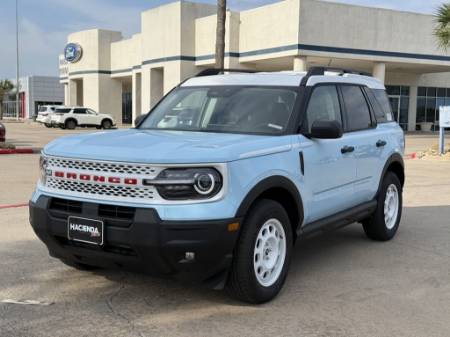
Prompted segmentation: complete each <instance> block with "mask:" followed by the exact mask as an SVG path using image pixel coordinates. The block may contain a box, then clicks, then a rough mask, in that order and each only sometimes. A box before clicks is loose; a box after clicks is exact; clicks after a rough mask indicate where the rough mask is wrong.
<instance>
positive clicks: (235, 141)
mask: <svg viewBox="0 0 450 337" xmlns="http://www.w3.org/2000/svg"><path fill="white" fill-rule="evenodd" d="M404 145H405V142H404V135H403V132H402V130H401V128H400V127H399V126H398V124H397V123H396V122H395V121H394V120H393V118H392V113H391V109H390V105H389V101H388V98H387V96H386V93H385V89H384V86H383V84H381V83H380V82H379V81H378V80H376V79H374V78H372V77H369V76H364V75H361V74H356V73H353V72H349V71H344V70H333V69H326V68H313V69H311V70H310V71H309V72H308V73H295V72H280V73H243V72H240V73H237V72H233V71H231V70H230V71H223V70H222V71H220V70H206V71H203V72H202V73H200V74H199V75H197V76H196V77H193V78H190V79H188V80H186V81H184V82H183V83H181V84H180V85H179V86H177V87H176V88H175V89H174V90H172V91H171V92H170V93H169V94H168V95H166V96H165V97H164V98H163V99H162V100H161V101H160V102H159V103H158V105H156V106H155V107H154V108H153V109H152V110H151V111H150V113H149V114H148V115H146V116H145V117H144V118H142V119H141V120H140V121H139V122H138V125H137V126H136V128H134V129H130V130H120V131H105V132H99V133H94V134H89V135H87V134H84V135H74V136H68V137H63V138H60V139H57V140H55V141H53V142H51V143H50V144H48V145H47V146H46V147H45V149H44V150H43V152H42V157H41V160H40V169H41V177H40V180H39V182H38V185H37V188H36V190H35V192H34V194H33V196H32V199H31V201H30V222H31V225H32V227H33V229H34V231H35V232H36V234H37V236H38V237H39V238H40V239H41V240H42V241H43V242H44V243H45V244H46V246H47V247H48V249H49V252H50V255H51V256H53V257H56V258H59V259H60V260H62V261H63V262H65V263H66V264H69V265H71V266H74V267H77V268H87V267H93V266H95V267H106V268H108V267H119V268H126V269H129V270H139V271H144V272H147V273H150V274H157V275H162V276H167V277H174V278H177V279H180V280H185V281H192V282H201V283H204V284H207V285H208V286H211V287H214V288H223V287H226V288H227V289H228V290H229V291H230V292H231V294H233V295H234V296H236V297H237V298H238V299H240V300H243V301H246V302H250V303H262V302H266V301H269V300H271V299H272V298H273V297H275V296H276V295H277V294H278V292H279V291H280V290H281V288H282V286H283V283H284V281H285V279H286V275H287V272H288V269H289V264H290V262H291V256H292V250H293V246H294V243H295V242H296V241H297V240H298V239H299V238H301V237H304V236H307V235H310V234H312V233H315V232H319V231H324V230H329V229H335V228H338V227H342V226H345V225H348V224H351V223H354V222H360V223H362V225H363V228H364V231H365V233H366V234H367V236H368V237H369V238H370V239H373V240H379V241H385V240H390V239H391V238H393V237H394V235H395V233H396V232H397V229H398V226H399V223H400V218H401V212H402V188H403V185H404V181H405V174H404V165H403V160H402V155H403V150H404Z"/></svg>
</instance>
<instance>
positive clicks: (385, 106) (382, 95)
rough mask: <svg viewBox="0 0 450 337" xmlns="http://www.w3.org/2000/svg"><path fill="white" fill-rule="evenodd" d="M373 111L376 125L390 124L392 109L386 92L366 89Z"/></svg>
mask: <svg viewBox="0 0 450 337" xmlns="http://www.w3.org/2000/svg"><path fill="white" fill-rule="evenodd" d="M367 94H368V96H369V99H370V103H372V107H373V111H374V113H375V117H376V119H377V122H378V123H387V122H392V121H393V120H394V118H393V117H392V107H391V103H390V102H389V99H388V97H387V95H386V92H385V91H384V90H382V89H367Z"/></svg>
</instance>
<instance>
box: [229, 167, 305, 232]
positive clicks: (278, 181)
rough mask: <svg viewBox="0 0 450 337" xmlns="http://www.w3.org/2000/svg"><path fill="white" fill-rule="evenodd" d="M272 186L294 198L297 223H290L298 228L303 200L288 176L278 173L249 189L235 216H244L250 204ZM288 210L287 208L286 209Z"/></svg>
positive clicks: (301, 218) (301, 215)
mask: <svg viewBox="0 0 450 337" xmlns="http://www.w3.org/2000/svg"><path fill="white" fill-rule="evenodd" d="M273 188H280V189H283V190H285V191H286V192H288V193H289V194H290V196H291V197H292V198H293V199H294V201H295V204H296V206H297V210H296V212H297V214H296V215H297V216H298V219H299V221H298V224H292V225H293V226H295V228H294V229H296V228H298V226H301V224H302V223H303V201H302V197H301V195H300V192H299V190H298V188H297V186H296V185H295V184H294V183H293V182H292V181H291V180H290V179H288V178H286V177H284V176H280V175H276V176H271V177H268V178H265V179H263V180H261V181H260V182H258V183H257V184H256V185H255V186H254V187H253V188H252V189H251V190H250V192H248V193H247V195H246V196H245V198H244V199H243V201H242V202H241V204H240V206H239V208H238V210H237V212H236V218H244V217H245V215H246V214H247V212H248V210H249V209H250V207H251V206H252V204H253V203H254V202H255V201H256V200H257V199H258V198H259V197H260V196H261V195H262V194H263V193H264V192H266V191H268V190H270V189H273ZM287 211H289V210H287Z"/></svg>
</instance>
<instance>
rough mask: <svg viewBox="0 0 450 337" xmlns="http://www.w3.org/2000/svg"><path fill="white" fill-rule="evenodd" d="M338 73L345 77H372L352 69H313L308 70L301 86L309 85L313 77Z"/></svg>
mask: <svg viewBox="0 0 450 337" xmlns="http://www.w3.org/2000/svg"><path fill="white" fill-rule="evenodd" d="M327 71H328V72H336V73H339V76H343V75H345V74H353V75H362V76H370V77H371V76H372V75H371V74H369V73H366V72H363V71H355V70H350V69H343V68H333V67H313V68H310V69H309V70H308V73H307V74H306V76H305V77H303V79H302V82H301V83H300V86H303V87H304V86H306V83H308V80H309V78H310V77H311V76H323V75H325V72H327Z"/></svg>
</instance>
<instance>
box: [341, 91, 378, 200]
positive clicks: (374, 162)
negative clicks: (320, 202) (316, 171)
mask: <svg viewBox="0 0 450 337" xmlns="http://www.w3.org/2000/svg"><path fill="white" fill-rule="evenodd" d="M340 91H341V94H342V98H343V102H344V110H345V113H344V116H345V126H344V131H345V134H346V136H347V137H348V139H349V140H350V141H351V143H352V146H353V147H354V148H355V151H354V156H355V160H356V181H355V194H354V196H355V197H356V198H357V200H358V202H359V203H363V202H366V201H370V200H371V199H372V198H373V196H374V190H376V189H377V188H378V182H377V181H378V180H379V172H380V170H381V169H380V165H382V164H383V162H382V159H381V158H382V153H383V148H384V146H383V143H382V142H383V141H385V139H384V138H385V137H384V135H383V134H384V131H383V130H381V129H379V128H377V122H376V120H375V117H374V116H373V113H371V105H370V104H369V101H368V96H367V93H366V89H365V88H364V87H362V86H358V85H340Z"/></svg>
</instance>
